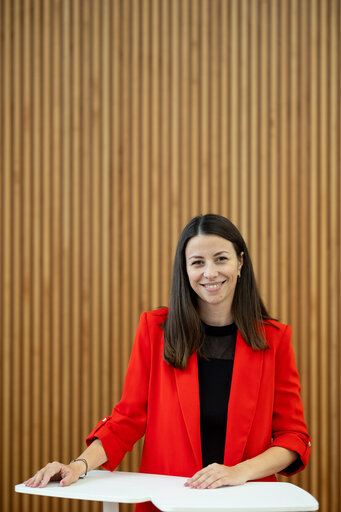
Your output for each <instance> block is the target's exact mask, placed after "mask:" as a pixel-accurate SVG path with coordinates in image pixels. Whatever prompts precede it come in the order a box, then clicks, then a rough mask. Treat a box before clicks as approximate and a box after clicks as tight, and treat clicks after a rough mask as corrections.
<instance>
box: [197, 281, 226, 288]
mask: <svg viewBox="0 0 341 512" xmlns="http://www.w3.org/2000/svg"><path fill="white" fill-rule="evenodd" d="M224 283H225V281H221V282H220V283H207V284H202V285H201V286H203V287H204V288H205V289H206V290H218V288H220V287H221V286H222V285H223V284H224Z"/></svg>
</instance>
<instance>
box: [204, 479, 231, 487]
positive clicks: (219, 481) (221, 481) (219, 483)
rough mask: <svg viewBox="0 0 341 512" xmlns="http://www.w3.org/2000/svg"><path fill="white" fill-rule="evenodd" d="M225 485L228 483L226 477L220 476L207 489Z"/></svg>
mask: <svg viewBox="0 0 341 512" xmlns="http://www.w3.org/2000/svg"><path fill="white" fill-rule="evenodd" d="M223 485H228V484H227V483H226V478H224V477H223V478H218V479H217V480H215V481H214V482H212V483H211V484H210V485H208V486H207V489H217V488H218V487H222V486H223Z"/></svg>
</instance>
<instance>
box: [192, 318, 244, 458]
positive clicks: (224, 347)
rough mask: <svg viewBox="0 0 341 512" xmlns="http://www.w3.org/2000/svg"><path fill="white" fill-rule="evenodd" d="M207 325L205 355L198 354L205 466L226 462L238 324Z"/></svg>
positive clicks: (202, 444) (203, 348) (202, 447)
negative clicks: (225, 452)
mask: <svg viewBox="0 0 341 512" xmlns="http://www.w3.org/2000/svg"><path fill="white" fill-rule="evenodd" d="M204 327H205V337H204V344H203V347H202V350H201V353H203V354H204V355H203V356H200V357H198V374H199V394H200V432H201V451H202V464H203V467H205V466H207V465H208V464H211V463H212V462H218V463H219V464H223V462H224V451H225V438H226V423H227V410H228V402H229V396H230V388H231V380H232V370H233V360H234V351H235V347H236V339H237V326H236V325H235V324H231V325H225V326H222V327H216V326H210V325H206V324H204Z"/></svg>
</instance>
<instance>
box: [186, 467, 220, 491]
mask: <svg viewBox="0 0 341 512" xmlns="http://www.w3.org/2000/svg"><path fill="white" fill-rule="evenodd" d="M215 474H216V471H215V470H213V469H211V468H205V471H202V472H201V473H200V474H198V475H196V477H195V478H193V479H192V480H191V481H190V482H189V486H190V487H195V488H199V487H201V486H202V485H203V484H204V483H205V482H207V480H208V479H211V478H212V477H213V475H215Z"/></svg>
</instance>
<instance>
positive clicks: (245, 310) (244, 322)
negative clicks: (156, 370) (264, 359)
mask: <svg viewBox="0 0 341 512" xmlns="http://www.w3.org/2000/svg"><path fill="white" fill-rule="evenodd" d="M197 235H218V236H221V237H222V238H225V239H226V240H229V241H230V242H231V243H232V244H233V247H234V249H235V251H236V254H237V256H238V257H240V255H241V254H242V253H243V269H242V272H241V276H240V279H239V282H238V283H237V285H236V289H235V293H234V297H233V301H232V315H233V319H234V322H235V324H236V325H237V327H238V329H239V331H240V333H241V335H242V337H243V338H244V340H245V342H246V344H247V345H249V346H250V347H252V348H253V349H254V350H263V349H265V348H267V344H266V340H265V336H264V330H263V322H264V320H269V319H270V316H269V314H268V312H267V310H266V308H265V306H264V303H263V301H262V299H261V297H260V294H259V291H258V287H257V283H256V278H255V275H254V272H253V267H252V262H251V259H250V256H249V252H248V249H247V247H246V243H245V241H244V239H243V237H242V235H241V234H240V232H239V231H238V229H237V228H236V226H235V225H234V224H232V222H231V221H230V220H228V219H226V218H225V217H222V216H221V215H215V214H207V215H198V216H197V217H194V218H193V219H192V220H191V221H190V222H189V223H188V224H187V226H186V227H185V228H184V230H183V231H182V233H181V235H180V238H179V241H178V245H177V248H176V252H175V259H174V265H173V275H172V283H171V291H170V300H169V311H168V316H167V319H166V320H165V322H164V324H163V327H164V340H165V348H164V359H165V360H166V361H167V362H168V363H169V364H171V365H172V366H174V367H175V368H181V369H184V368H186V365H187V361H188V358H189V356H190V355H191V354H192V353H193V352H194V351H195V350H198V351H199V353H200V346H201V344H202V340H203V335H204V332H203V325H202V322H201V320H200V317H199V314H198V310H197V295H196V293H195V292H194V291H193V290H192V287H191V285H190V283H189V280H188V275H187V270H186V257H185V251H186V246H187V243H188V241H189V240H190V239H191V238H193V237H194V236H197Z"/></svg>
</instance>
